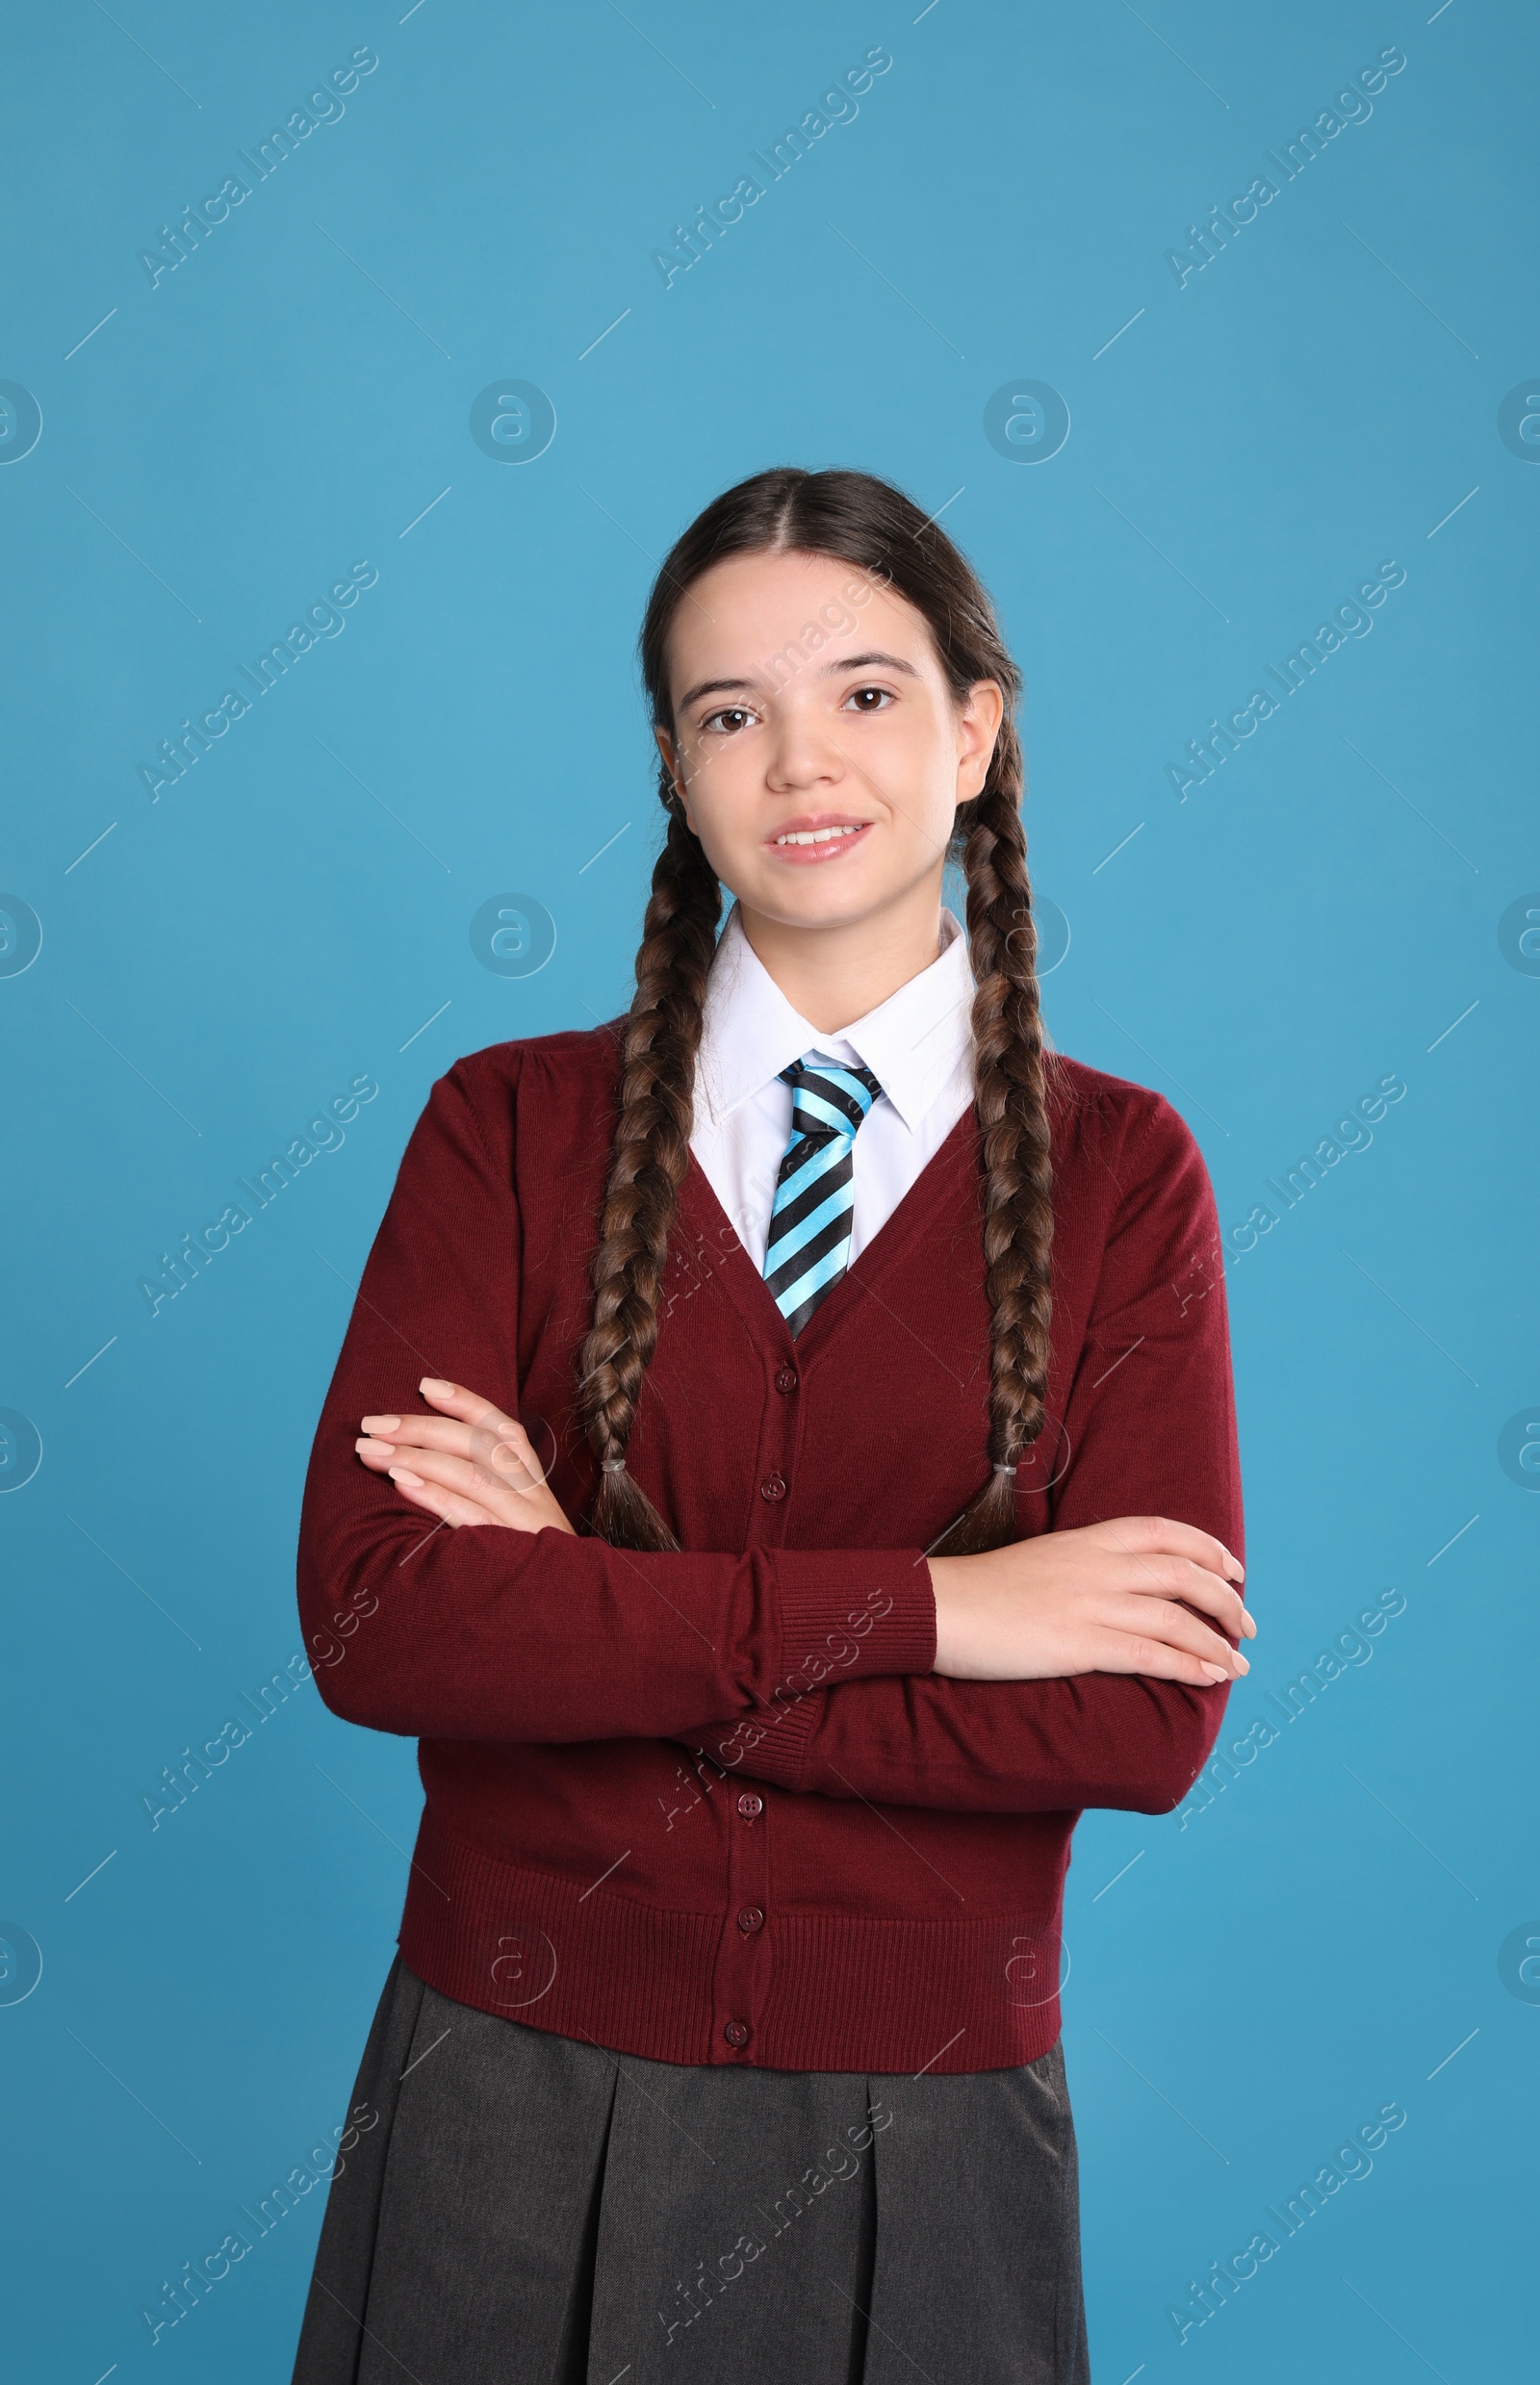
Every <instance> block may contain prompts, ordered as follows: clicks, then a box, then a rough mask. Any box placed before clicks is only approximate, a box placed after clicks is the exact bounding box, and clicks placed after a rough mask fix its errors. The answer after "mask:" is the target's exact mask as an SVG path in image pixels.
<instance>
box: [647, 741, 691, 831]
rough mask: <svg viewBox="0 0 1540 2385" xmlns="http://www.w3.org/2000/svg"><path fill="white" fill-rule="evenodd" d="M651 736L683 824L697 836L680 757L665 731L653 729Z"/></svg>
mask: <svg viewBox="0 0 1540 2385" xmlns="http://www.w3.org/2000/svg"><path fill="white" fill-rule="evenodd" d="M653 734H654V736H655V738H656V739H657V750H658V752H659V753H660V754H661V755H662V757H663V767H664V769H665V770H666V771H667V772H668V775H669V777H670V779H671V780H672V781H673V783H674V792H675V794H676V795H677V796H678V797H679V799H680V805H681V806H682V808H683V811H684V824H685V826H686V828H688V829H689V831H690V833H691V834H692V835H699V833H700V831H699V830H698V829H697V828H696V825H695V820H694V816H693V814H692V813H691V810H690V798H689V793H688V790H687V789H686V787H685V784H684V774H683V772H682V770H681V769H680V757H679V756H678V754H677V753H676V752H675V750H674V740H673V738H672V737H671V736H670V735H669V733H668V731H667V730H666V729H655V730H654V731H653Z"/></svg>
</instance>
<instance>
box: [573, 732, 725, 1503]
mask: <svg viewBox="0 0 1540 2385" xmlns="http://www.w3.org/2000/svg"><path fill="white" fill-rule="evenodd" d="M661 775H662V788H661V791H662V795H663V802H664V805H665V807H666V808H667V810H668V814H669V824H668V838H667V841H666V842H665V844H664V847H663V850H662V852H661V853H660V854H659V856H658V858H657V862H656V865H655V868H654V871H653V893H652V899H651V901H650V902H649V904H648V906H647V917H646V921H645V923H644V925H643V929H642V942H641V949H640V950H639V952H638V953H637V956H636V994H635V998H634V1000H633V1001H632V1003H631V1007H630V1010H629V1013H628V1015H627V1019H626V1024H625V1027H624V1030H623V1032H622V1037H621V1076H620V1115H619V1117H618V1119H617V1121H616V1127H615V1141H614V1148H613V1152H612V1154H611V1159H610V1168H609V1181H608V1184H607V1185H606V1187H605V1191H604V1204H603V1211H602V1213H601V1216H600V1225H599V1247H598V1249H597V1250H596V1251H595V1253H594V1264H593V1284H594V1321H593V1324H592V1326H591V1328H590V1330H589V1332H588V1335H587V1338H586V1340H585V1341H584V1343H583V1346H582V1352H581V1355H580V1357H579V1359H578V1376H579V1381H578V1413H579V1415H580V1417H581V1419H582V1423H583V1426H584V1429H585V1431H586V1432H587V1435H588V1440H589V1445H590V1447H591V1448H592V1449H593V1451H594V1454H595V1456H596V1457H597V1458H598V1459H599V1461H600V1475H599V1491H598V1496H597V1498H596V1499H595V1501H594V1507H593V1512H592V1515H591V1517H590V1519H589V1529H590V1530H591V1531H593V1532H594V1533H596V1534H597V1535H598V1536H599V1537H600V1538H601V1539H603V1540H607V1541H609V1542H610V1543H611V1544H612V1545H613V1546H614V1547H616V1548H621V1549H677V1548H678V1547H679V1543H678V1541H677V1540H676V1539H675V1537H674V1535H673V1533H672V1532H671V1531H670V1530H669V1528H668V1526H667V1525H666V1524H665V1523H664V1522H663V1519H662V1517H661V1516H660V1515H659V1514H658V1513H657V1510H656V1509H655V1507H654V1505H653V1503H652V1501H651V1500H649V1499H648V1498H647V1496H646V1494H645V1493H644V1492H643V1491H642V1490H641V1488H640V1487H639V1486H638V1484H637V1483H635V1482H634V1481H633V1480H632V1478H631V1476H630V1475H629V1474H628V1473H627V1471H626V1464H625V1460H626V1450H627V1447H628V1445H629V1440H630V1433H631V1424H632V1422H633V1420H634V1418H635V1414H636V1401H637V1398H638V1396H639V1394H640V1391H641V1387H642V1376H643V1374H644V1372H646V1369H647V1364H648V1361H649V1360H650V1359H651V1357H652V1355H653V1350H654V1347H655V1344H656V1341H657V1302H658V1294H659V1290H660V1288H661V1284H662V1278H663V1266H664V1261H665V1259H666V1258H667V1255H668V1237H669V1228H670V1227H671V1225H672V1224H673V1222H674V1213H675V1208H676V1205H677V1203H678V1199H679V1189H680V1184H681V1182H682V1181H683V1177H684V1170H685V1167H686V1165H687V1163H688V1160H689V1143H690V1127H691V1123H692V1116H693V1099H692V1094H693V1087H694V1080H695V1055H696V1051H697V1048H698V1047H699V1044H700V1040H701V1011H702V1004H703V1002H704V1000H705V996H706V972H707V970H708V969H709V967H710V965H711V957H712V954H713V952H714V951H715V949H716V926H717V921H718V920H719V919H720V917H721V915H722V889H721V887H720V885H718V883H717V879H716V875H715V872H714V871H713V870H712V869H711V867H710V864H709V863H708V862H707V860H706V856H705V854H704V853H703V852H702V850H701V846H700V843H699V841H698V839H697V838H696V837H695V836H693V835H692V834H691V833H690V831H689V829H688V828H687V827H686V826H685V824H684V816H683V813H682V811H681V810H680V806H679V800H678V797H677V796H676V795H675V794H674V791H673V788H672V785H671V784H670V783H669V781H668V774H667V772H666V771H664V772H663V773H662V774H661Z"/></svg>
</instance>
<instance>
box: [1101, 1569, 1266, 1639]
mask: <svg viewBox="0 0 1540 2385" xmlns="http://www.w3.org/2000/svg"><path fill="white" fill-rule="evenodd" d="M1116 1569H1117V1570H1116V1579H1117V1585H1118V1587H1119V1588H1120V1589H1124V1590H1142V1591H1145V1592H1147V1593H1152V1594H1153V1595H1155V1596H1157V1597H1165V1598H1177V1599H1185V1600H1186V1601H1187V1603H1188V1604H1189V1605H1190V1606H1197V1607H1201V1608H1202V1610H1203V1612H1204V1613H1205V1614H1206V1615H1212V1616H1213V1617H1214V1619H1215V1621H1216V1622H1217V1623H1219V1624H1221V1625H1222V1626H1223V1628H1224V1629H1225V1630H1226V1631H1229V1632H1233V1634H1234V1635H1235V1637H1236V1638H1237V1639H1238V1640H1250V1639H1255V1637H1256V1629H1257V1628H1256V1624H1255V1622H1254V1621H1253V1619H1252V1617H1251V1616H1250V1615H1249V1614H1248V1613H1247V1612H1246V1609H1245V1604H1244V1603H1243V1602H1242V1599H1241V1594H1240V1592H1239V1591H1238V1590H1237V1589H1236V1588H1235V1587H1234V1585H1233V1584H1232V1583H1230V1582H1228V1581H1224V1580H1221V1578H1220V1577H1219V1575H1218V1574H1215V1573H1212V1572H1210V1570H1209V1569H1208V1568H1207V1567H1206V1566H1203V1565H1199V1564H1198V1563H1196V1562H1195V1561H1194V1560H1193V1558H1192V1557H1179V1556H1127V1557H1119V1558H1118V1559H1117V1560H1116Z"/></svg>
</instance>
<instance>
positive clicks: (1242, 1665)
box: [1235, 1649, 1251, 1673]
mask: <svg viewBox="0 0 1540 2385" xmlns="http://www.w3.org/2000/svg"><path fill="white" fill-rule="evenodd" d="M1235 1669H1236V1671H1237V1673H1249V1672H1250V1670H1251V1665H1250V1661H1249V1659H1248V1658H1247V1657H1245V1656H1243V1655H1242V1654H1241V1652H1240V1650H1239V1649H1237V1650H1236V1652H1235Z"/></svg>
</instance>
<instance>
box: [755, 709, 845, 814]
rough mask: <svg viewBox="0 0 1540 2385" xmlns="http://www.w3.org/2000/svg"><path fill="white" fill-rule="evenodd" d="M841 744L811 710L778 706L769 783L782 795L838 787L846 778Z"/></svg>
mask: <svg viewBox="0 0 1540 2385" xmlns="http://www.w3.org/2000/svg"><path fill="white" fill-rule="evenodd" d="M845 769H846V764H845V757H844V756H843V755H842V754H841V752H840V750H839V745H838V741H837V739H836V738H835V736H834V734H833V733H832V732H831V731H830V730H829V729H828V728H827V727H826V726H825V725H824V724H823V723H822V722H821V721H820V720H819V718H818V716H817V714H816V713H815V712H813V711H811V710H810V709H804V708H803V707H801V706H798V705H789V706H778V707H777V709H776V711H775V712H774V714H773V715H772V717H771V723H770V738H769V742H768V749H767V753H766V757H765V783H766V784H767V785H768V786H770V787H771V788H773V789H774V790H775V791H776V792H777V793H778V794H791V793H794V792H797V791H799V790H800V789H802V788H805V787H810V786H821V787H830V786H837V785H838V784H839V782H840V781H841V780H842V779H843V778H844V776H845Z"/></svg>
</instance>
